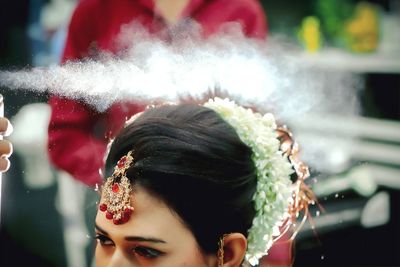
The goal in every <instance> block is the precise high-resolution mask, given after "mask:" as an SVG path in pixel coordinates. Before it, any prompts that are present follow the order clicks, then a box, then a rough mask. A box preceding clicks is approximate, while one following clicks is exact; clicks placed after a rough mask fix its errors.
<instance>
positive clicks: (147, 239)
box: [94, 223, 167, 244]
mask: <svg viewBox="0 0 400 267" xmlns="http://www.w3.org/2000/svg"><path fill="white" fill-rule="evenodd" d="M94 227H95V228H96V229H97V230H98V231H99V232H101V233H102V234H104V235H107V236H108V233H107V232H106V231H105V230H104V229H102V228H101V227H100V226H98V225H97V224H96V223H95V224H94ZM124 239H125V240H126V241H140V242H152V243H163V244H166V243H167V242H165V241H164V240H162V239H158V238H154V237H143V236H126V237H125V238H124Z"/></svg>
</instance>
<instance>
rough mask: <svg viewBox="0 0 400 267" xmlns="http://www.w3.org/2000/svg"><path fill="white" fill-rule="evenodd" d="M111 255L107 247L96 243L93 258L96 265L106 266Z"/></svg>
mask: <svg viewBox="0 0 400 267" xmlns="http://www.w3.org/2000/svg"><path fill="white" fill-rule="evenodd" d="M111 255H112V254H110V252H109V251H107V249H104V248H103V247H102V246H100V245H99V244H96V249H95V260H96V267H106V266H107V265H108V263H109V262H110V258H111Z"/></svg>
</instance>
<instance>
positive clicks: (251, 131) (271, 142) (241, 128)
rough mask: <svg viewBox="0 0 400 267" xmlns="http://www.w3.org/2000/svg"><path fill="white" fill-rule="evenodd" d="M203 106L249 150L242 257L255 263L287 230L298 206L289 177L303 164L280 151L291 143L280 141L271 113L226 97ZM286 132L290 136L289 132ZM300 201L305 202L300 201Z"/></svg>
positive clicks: (294, 188) (293, 185)
mask: <svg viewBox="0 0 400 267" xmlns="http://www.w3.org/2000/svg"><path fill="white" fill-rule="evenodd" d="M204 106H205V107H207V108H210V109H212V110H214V111H215V112H217V113H218V114H219V115H220V116H221V117H222V118H223V119H224V120H225V121H226V122H228V123H229V124H230V125H231V126H232V127H233V128H234V129H235V130H236V133H237V134H238V136H239V137H240V139H241V140H242V141H243V142H244V143H245V144H246V145H248V146H249V147H250V148H251V149H252V151H253V155H252V159H253V162H254V164H255V167H256V170H257V189H256V192H255V194H254V196H253V201H254V205H255V210H256V215H255V217H254V219H253V224H252V226H251V228H250V229H249V232H248V246H247V252H246V260H247V261H248V262H249V263H250V264H251V265H256V264H258V262H259V259H260V258H261V257H262V256H264V255H266V254H267V252H268V249H269V248H270V247H271V246H272V244H273V242H274V241H275V240H277V239H278V238H279V237H281V236H282V235H283V234H284V233H285V231H287V229H288V225H290V223H291V222H292V221H293V218H294V216H293V211H297V212H298V211H299V210H300V209H299V206H300V201H298V195H299V194H300V190H299V185H298V184H293V183H292V181H291V179H290V177H291V175H292V174H293V173H294V171H293V169H294V170H295V171H296V173H297V171H298V170H300V169H301V168H303V167H304V168H306V166H305V165H304V164H303V165H301V164H300V162H299V161H295V160H294V157H295V155H292V154H291V153H292V151H289V149H286V148H285V151H282V147H281V146H282V145H283V144H285V145H286V146H288V145H289V148H292V144H293V143H291V144H289V142H286V143H281V139H280V138H281V137H282V135H281V134H280V132H278V131H277V130H278V128H277V126H276V123H275V119H274V117H273V115H272V114H270V113H268V114H265V115H264V116H262V115H261V114H259V113H255V112H253V111H252V110H251V109H245V108H243V107H241V106H239V105H237V104H235V102H233V101H230V100H229V99H220V98H214V99H210V100H209V101H208V102H207V103H205V104H204ZM285 133H286V132H285ZM287 133H288V132H287ZM288 135H289V136H290V137H291V135H290V133H288ZM287 140H288V139H287ZM283 147H285V146H283ZM296 148H297V146H296ZM292 156H293V157H292ZM296 159H297V158H296ZM302 170H304V171H305V169H302ZM307 173H308V169H307ZM304 177H306V174H305V175H304V176H303V178H304ZM301 204H304V205H305V204H308V203H307V202H305V201H304V202H301ZM296 216H297V215H296ZM294 219H295V218H294Z"/></svg>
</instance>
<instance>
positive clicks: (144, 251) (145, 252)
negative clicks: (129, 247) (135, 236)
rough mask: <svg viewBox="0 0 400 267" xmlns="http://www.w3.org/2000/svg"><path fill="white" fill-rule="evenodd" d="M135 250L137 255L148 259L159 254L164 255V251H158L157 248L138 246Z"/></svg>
mask: <svg viewBox="0 0 400 267" xmlns="http://www.w3.org/2000/svg"><path fill="white" fill-rule="evenodd" d="M133 252H134V253H136V254H137V255H139V256H141V257H144V258H147V259H155V258H157V257H158V256H162V255H164V252H161V251H158V250H156V249H152V248H148V247H141V246H137V247H135V248H134V249H133Z"/></svg>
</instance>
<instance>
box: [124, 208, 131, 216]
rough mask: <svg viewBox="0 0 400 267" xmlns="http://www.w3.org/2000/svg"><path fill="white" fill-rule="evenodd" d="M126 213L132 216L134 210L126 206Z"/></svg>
mask: <svg viewBox="0 0 400 267" xmlns="http://www.w3.org/2000/svg"><path fill="white" fill-rule="evenodd" d="M124 214H125V215H127V216H131V214H132V210H131V209H129V208H126V209H125V210H124Z"/></svg>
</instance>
